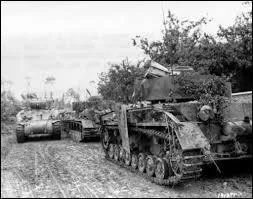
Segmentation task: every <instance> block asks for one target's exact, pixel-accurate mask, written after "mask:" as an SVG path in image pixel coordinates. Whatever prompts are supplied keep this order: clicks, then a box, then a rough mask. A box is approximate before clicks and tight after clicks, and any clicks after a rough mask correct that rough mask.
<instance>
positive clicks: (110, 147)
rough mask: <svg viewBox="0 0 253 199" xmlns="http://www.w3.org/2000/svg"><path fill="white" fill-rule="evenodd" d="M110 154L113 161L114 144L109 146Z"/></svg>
mask: <svg viewBox="0 0 253 199" xmlns="http://www.w3.org/2000/svg"><path fill="white" fill-rule="evenodd" d="M108 154H109V157H110V158H111V159H113V156H114V146H113V144H110V145H109V152H108Z"/></svg>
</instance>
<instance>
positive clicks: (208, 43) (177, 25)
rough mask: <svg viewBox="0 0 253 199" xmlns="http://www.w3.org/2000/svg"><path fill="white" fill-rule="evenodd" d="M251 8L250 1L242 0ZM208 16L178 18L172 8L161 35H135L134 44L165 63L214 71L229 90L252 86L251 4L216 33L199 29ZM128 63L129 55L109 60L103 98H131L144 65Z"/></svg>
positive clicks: (103, 77) (102, 76) (102, 82)
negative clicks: (247, 9)
mask: <svg viewBox="0 0 253 199" xmlns="http://www.w3.org/2000/svg"><path fill="white" fill-rule="evenodd" d="M243 4H244V6H246V7H249V8H251V6H252V3H251V2H245V3H243ZM210 21H211V20H209V19H207V18H206V17H202V18H201V19H199V20H196V21H192V20H184V21H182V20H179V19H178V17H177V16H175V15H174V14H173V13H172V12H171V11H168V13H167V16H166V17H164V19H163V22H162V23H163V30H162V39H161V40H157V41H152V40H150V39H148V38H145V37H141V36H136V37H135V38H133V39H132V41H133V45H134V46H136V47H137V48H140V49H141V50H142V51H143V52H144V54H145V55H147V56H149V57H150V59H152V60H154V61H156V62H158V63H160V64H161V65H163V66H165V67H168V68H169V67H171V66H175V65H183V66H185V65H187V66H191V67H193V68H194V70H195V71H196V72H198V73H200V74H205V75H209V74H210V75H215V76H218V77H220V78H222V79H225V81H228V82H231V85H232V92H242V91H249V90H252V84H251V77H252V8H251V10H250V11H249V12H244V13H242V14H241V15H239V16H237V17H236V20H235V22H234V24H233V25H232V26H229V27H226V28H225V27H222V26H219V29H218V31H217V33H216V35H211V34H208V33H206V32H203V31H202V29H201V28H202V27H203V26H204V25H206V24H208V23H209V22H210ZM140 63H141V61H139V62H138V63H137V65H134V64H131V62H130V61H129V60H128V59H125V60H123V61H122V62H121V63H118V64H110V68H109V70H108V71H107V72H104V73H101V74H100V75H99V80H100V81H99V83H98V92H99V93H100V94H101V95H102V96H103V98H104V99H108V100H115V101H118V102H124V103H129V102H132V97H131V96H132V93H133V90H134V86H135V84H136V82H135V80H136V79H138V78H141V77H142V75H143V72H144V69H145V67H144V68H143V67H140Z"/></svg>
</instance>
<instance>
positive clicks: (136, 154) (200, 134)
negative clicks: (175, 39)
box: [100, 75, 252, 185]
mask: <svg viewBox="0 0 253 199" xmlns="http://www.w3.org/2000/svg"><path fill="white" fill-rule="evenodd" d="M140 88H141V91H142V92H141V93H142V97H144V99H146V101H142V102H139V103H138V104H131V105H124V104H123V105H122V104H121V105H120V104H119V105H117V106H115V108H114V111H112V112H110V113H107V114H104V115H102V116H101V118H100V119H101V129H100V130H101V142H102V147H103V149H104V152H105V157H106V159H108V160H110V161H112V162H114V163H116V164H118V165H120V166H122V167H125V168H127V169H129V170H131V171H133V172H135V173H138V174H140V175H142V176H143V177H145V178H147V179H149V180H150V181H152V182H155V183H157V184H160V185H175V184H178V183H180V182H183V181H185V180H189V179H195V178H198V177H200V176H201V175H202V171H203V166H204V165H207V164H213V165H215V167H216V168H217V170H219V171H220V168H219V166H218V162H220V161H221V162H222V161H225V160H240V159H251V158H252V118H250V117H251V115H252V114H251V113H249V112H250V111H251V109H252V108H251V109H248V108H246V109H245V110H241V111H239V112H240V113H241V114H239V115H237V116H238V117H237V119H235V118H234V119H235V120H237V121H235V120H234V121H232V119H231V116H235V115H233V113H232V112H236V113H237V114H238V109H237V110H234V105H230V106H229V108H228V109H227V110H228V111H227V113H228V114H227V115H228V116H227V119H228V121H227V122H225V125H223V126H220V125H217V124H216V123H215V122H213V119H214V116H215V114H214V111H213V109H212V108H211V107H210V106H208V105H205V106H201V107H200V103H199V102H198V101H194V98H192V97H191V96H185V95H183V94H182V92H181V91H180V88H179V87H177V85H175V84H173V76H171V75H163V76H161V77H155V78H147V79H145V81H143V82H142V85H141V87H140ZM172 95H173V97H171V96H172ZM237 105H238V104H237ZM249 106H251V107H252V103H251V104H249ZM229 117H230V118H229ZM240 120H241V121H240ZM242 120H244V121H242ZM220 172H221V171H220Z"/></svg>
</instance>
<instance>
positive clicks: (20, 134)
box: [16, 125, 25, 143]
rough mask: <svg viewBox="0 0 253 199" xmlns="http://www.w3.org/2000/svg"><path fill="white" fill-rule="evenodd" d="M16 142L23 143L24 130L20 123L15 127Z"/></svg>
mask: <svg viewBox="0 0 253 199" xmlns="http://www.w3.org/2000/svg"><path fill="white" fill-rule="evenodd" d="M16 136H17V142H18V143H23V142H24V141H25V130H24V127H23V126H22V125H18V126H17V128H16Z"/></svg>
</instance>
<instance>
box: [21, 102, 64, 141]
mask: <svg viewBox="0 0 253 199" xmlns="http://www.w3.org/2000/svg"><path fill="white" fill-rule="evenodd" d="M48 106H49V103H48V102H46V101H39V100H38V99H32V100H28V101H27V102H26V107H25V108H24V109H23V110H21V111H20V112H19V113H18V114H17V116H16V117H17V128H16V136H17V142H18V143H22V142H25V141H26V140H27V138H28V137H41V136H51V138H52V139H56V140H59V139H61V123H60V120H58V119H57V113H56V112H55V110H53V109H50V108H49V107H48Z"/></svg>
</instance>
